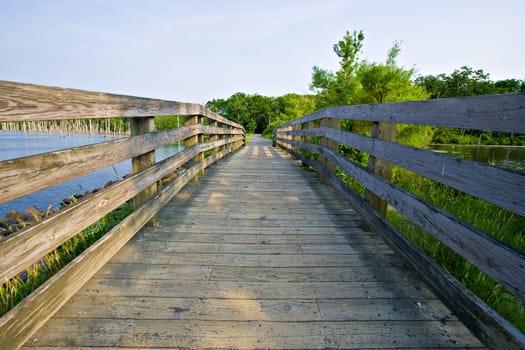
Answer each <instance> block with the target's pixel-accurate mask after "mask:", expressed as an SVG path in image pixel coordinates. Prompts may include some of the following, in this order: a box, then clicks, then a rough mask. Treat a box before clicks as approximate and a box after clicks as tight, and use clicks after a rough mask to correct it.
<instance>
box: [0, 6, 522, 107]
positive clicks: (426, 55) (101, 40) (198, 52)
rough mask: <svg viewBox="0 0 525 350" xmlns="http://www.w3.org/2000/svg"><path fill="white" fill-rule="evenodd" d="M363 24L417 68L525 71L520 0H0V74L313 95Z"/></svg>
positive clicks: (183, 95)
mask: <svg viewBox="0 0 525 350" xmlns="http://www.w3.org/2000/svg"><path fill="white" fill-rule="evenodd" d="M347 30H348V31H350V32H352V31H354V30H357V31H359V30H363V32H364V34H365V42H364V47H363V53H362V56H361V57H362V58H365V59H367V60H368V61H371V62H384V61H385V59H386V54H387V51H388V49H389V48H390V47H391V46H392V43H393V42H394V41H400V42H401V53H400V55H399V57H398V64H399V65H401V66H403V67H405V68H415V69H416V71H417V74H418V75H428V74H432V75H436V74H440V73H446V74H450V73H452V72H453V71H454V70H455V69H458V68H460V67H461V66H470V67H472V68H474V69H483V71H484V72H485V73H489V74H490V79H492V80H501V79H508V78H516V79H524V78H525V64H524V63H523V62H524V61H523V60H524V58H525V44H524V42H525V39H524V38H525V1H524V0H498V1H496V0H472V1H471V0H453V1H451V0H437V1H436V0H396V1H387V0H367V1H364V0H361V1H357V0H244V1H241V0H0V43H2V44H1V48H0V80H8V81H16V82H26V83H34V84H42V85H50V86H59V87H67V88H77V89H83V90H92V91H102V92H111V93H117V94H125V95H133V96H144V97H153V98H162V99H167V100H174V101H182V102H193V103H201V104H204V103H205V102H207V101H209V100H212V99H217V98H228V97H229V96H231V95H232V94H234V93H236V92H245V93H248V94H255V93H257V94H261V95H266V96H281V95H284V94H286V93H299V94H307V93H311V91H310V90H309V87H308V86H309V83H310V81H311V73H312V67H313V66H318V67H321V68H323V69H329V70H332V71H335V70H337V69H338V67H339V64H338V57H337V56H336V55H335V53H334V52H333V45H334V44H335V43H336V42H338V41H339V40H340V39H341V38H342V37H343V36H344V34H345V32H346V31H347Z"/></svg>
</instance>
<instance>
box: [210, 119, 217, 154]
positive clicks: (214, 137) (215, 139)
mask: <svg viewBox="0 0 525 350" xmlns="http://www.w3.org/2000/svg"><path fill="white" fill-rule="evenodd" d="M210 126H212V127H214V128H216V127H218V126H219V123H218V122H217V121H215V120H214V121H212V122H211V124H210ZM210 141H211V142H215V141H219V135H218V134H213V135H211V136H210ZM218 151H219V150H218V149H217V148H214V149H212V150H211V151H210V154H212V155H213V154H216V153H217V152H218Z"/></svg>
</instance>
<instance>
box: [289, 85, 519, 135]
mask: <svg viewBox="0 0 525 350" xmlns="http://www.w3.org/2000/svg"><path fill="white" fill-rule="evenodd" d="M322 118H337V119H348V120H350V119H353V120H366V121H375V122H385V123H401V124H416V125H434V126H443V127H449V128H463V129H475V130H492V131H503V132H513V133H519V134H524V133H525V93H519V94H506V95H485V96H471V97H456V98H441V99H435V100H425V101H414V102H395V103H382V104H375V105H355V106H342V107H327V108H325V109H322V110H320V111H318V112H314V113H312V114H310V115H308V116H305V117H302V118H299V119H295V120H293V121H291V122H289V123H287V124H284V125H282V126H281V127H280V128H286V127H288V126H292V125H295V124H299V123H305V122H310V121H313V120H318V119H322Z"/></svg>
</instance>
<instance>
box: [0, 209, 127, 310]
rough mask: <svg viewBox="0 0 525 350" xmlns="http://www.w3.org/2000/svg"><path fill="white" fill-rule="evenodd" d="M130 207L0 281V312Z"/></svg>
mask: <svg viewBox="0 0 525 350" xmlns="http://www.w3.org/2000/svg"><path fill="white" fill-rule="evenodd" d="M132 211H133V207H132V206H131V205H130V204H126V205H123V206H122V207H120V208H118V209H116V210H115V211H113V212H111V213H109V214H108V215H106V216H104V217H103V218H101V219H100V220H99V221H97V222H96V223H94V224H92V225H91V226H89V227H88V228H86V229H85V230H83V231H82V232H81V233H79V234H78V235H76V236H74V237H73V238H71V239H69V240H68V241H66V242H65V243H64V244H62V245H61V246H60V247H58V248H57V249H55V250H53V251H52V252H51V253H49V254H48V255H47V256H45V257H44V258H43V259H41V261H40V262H39V263H38V264H34V265H32V266H31V267H30V268H28V269H27V270H26V271H25V272H24V273H22V274H19V275H18V276H16V277H14V278H12V279H11V280H9V281H7V282H5V283H4V284H2V285H0V316H2V315H3V314H5V313H6V312H8V311H9V310H10V309H12V308H13V307H15V306H16V305H17V304H18V303H19V302H20V301H22V300H23V299H24V298H25V297H26V296H28V295H29V294H31V292H33V291H34V290H35V289H37V288H38V287H39V286H41V285H42V284H43V283H44V282H45V281H47V280H48V279H49V278H50V277H51V276H53V275H54V274H55V273H56V272H58V271H59V270H60V269H61V268H62V267H64V266H66V265H67V264H68V263H69V262H70V261H72V260H73V259H74V258H75V257H77V256H78V255H79V254H80V253H82V252H83V251H84V250H86V249H87V248H88V247H89V246H91V245H92V244H93V243H94V242H95V241H97V240H98V239H99V238H100V237H102V236H103V235H104V234H105V233H106V232H108V231H109V230H111V229H112V228H113V227H115V226H116V225H117V224H118V223H119V222H120V221H122V220H123V219H124V218H125V217H126V216H128V215H129V214H130V213H131V212H132Z"/></svg>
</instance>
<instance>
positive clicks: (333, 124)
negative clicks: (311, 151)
mask: <svg viewBox="0 0 525 350" xmlns="http://www.w3.org/2000/svg"><path fill="white" fill-rule="evenodd" d="M321 127H326V128H332V129H337V130H339V129H340V128H341V120H340V119H332V118H323V119H322V120H321ZM319 144H320V145H321V146H323V147H326V148H328V149H331V150H332V151H334V152H336V153H337V152H339V143H337V142H336V141H333V140H330V139H328V138H327V137H324V136H323V137H321V138H320V140H319ZM318 160H319V162H321V164H323V165H325V166H326V167H327V168H328V170H330V171H331V172H333V173H335V171H336V169H337V166H336V165H335V163H333V162H331V161H329V160H328V159H326V158H325V157H324V156H322V155H319V157H318Z"/></svg>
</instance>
